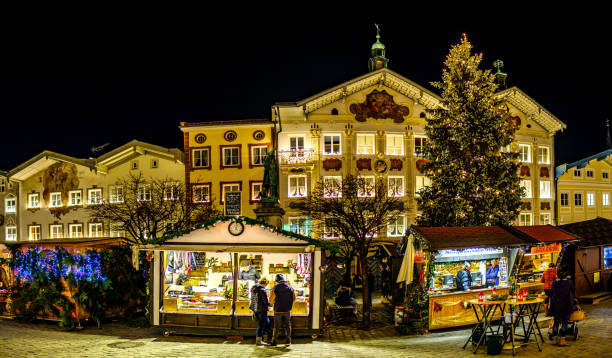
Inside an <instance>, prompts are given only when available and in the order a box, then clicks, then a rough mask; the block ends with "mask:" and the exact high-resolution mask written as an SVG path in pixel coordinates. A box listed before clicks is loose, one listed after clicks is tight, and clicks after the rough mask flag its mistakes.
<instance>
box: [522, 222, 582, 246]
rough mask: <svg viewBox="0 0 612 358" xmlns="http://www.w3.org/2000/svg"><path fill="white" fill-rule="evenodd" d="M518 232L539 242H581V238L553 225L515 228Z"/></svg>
mask: <svg viewBox="0 0 612 358" xmlns="http://www.w3.org/2000/svg"><path fill="white" fill-rule="evenodd" d="M512 230H518V231H520V232H522V233H524V234H526V235H529V236H530V237H531V238H533V239H536V240H537V241H539V242H569V241H579V240H580V237H579V236H577V235H575V234H572V233H570V232H567V231H565V230H562V229H559V228H557V227H554V226H552V225H533V226H514V227H512Z"/></svg>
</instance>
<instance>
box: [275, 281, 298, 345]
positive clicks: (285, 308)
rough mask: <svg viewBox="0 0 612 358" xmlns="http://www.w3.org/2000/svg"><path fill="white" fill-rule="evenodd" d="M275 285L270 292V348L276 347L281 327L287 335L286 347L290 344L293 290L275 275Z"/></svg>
mask: <svg viewBox="0 0 612 358" xmlns="http://www.w3.org/2000/svg"><path fill="white" fill-rule="evenodd" d="M274 281H275V282H276V284H275V285H274V287H273V288H272V291H270V302H271V303H272V304H273V306H274V332H273V333H272V344H271V345H272V346H276V344H277V340H278V331H279V329H281V327H284V328H285V332H286V335H287V344H286V345H287V346H289V345H290V344H291V309H292V308H293V301H294V300H295V294H294V291H293V288H291V286H289V284H288V283H287V281H285V276H283V275H282V274H280V273H279V274H276V278H275V279H274Z"/></svg>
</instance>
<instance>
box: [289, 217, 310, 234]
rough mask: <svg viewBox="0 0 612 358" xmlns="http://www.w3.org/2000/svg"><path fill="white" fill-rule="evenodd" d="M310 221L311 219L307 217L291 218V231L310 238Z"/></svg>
mask: <svg viewBox="0 0 612 358" xmlns="http://www.w3.org/2000/svg"><path fill="white" fill-rule="evenodd" d="M308 221H309V218H308V217H307V216H290V217H289V219H288V220H287V225H288V226H289V231H291V232H293V233H296V234H300V235H304V236H309V235H310V232H309V231H310V230H308Z"/></svg>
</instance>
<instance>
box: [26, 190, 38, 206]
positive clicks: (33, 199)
mask: <svg viewBox="0 0 612 358" xmlns="http://www.w3.org/2000/svg"><path fill="white" fill-rule="evenodd" d="M28 208H29V209H38V208H40V196H39V195H38V193H36V194H28Z"/></svg>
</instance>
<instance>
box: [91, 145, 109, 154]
mask: <svg viewBox="0 0 612 358" xmlns="http://www.w3.org/2000/svg"><path fill="white" fill-rule="evenodd" d="M107 145H110V143H106V144H102V145H101V146H99V147H91V152H92V153H95V152H99V151H101V150H103V149H104V147H106V146H107Z"/></svg>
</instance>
